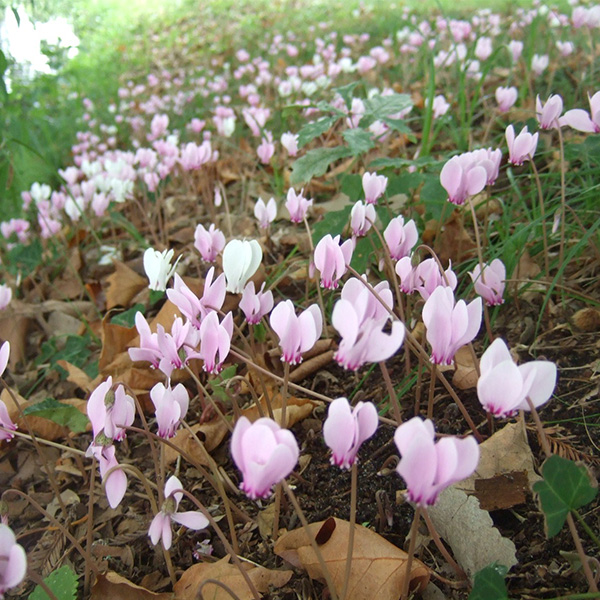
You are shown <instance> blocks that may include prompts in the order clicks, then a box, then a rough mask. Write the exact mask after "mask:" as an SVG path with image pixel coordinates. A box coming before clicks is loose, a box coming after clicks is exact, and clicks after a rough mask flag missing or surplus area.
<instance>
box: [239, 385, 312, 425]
mask: <svg viewBox="0 0 600 600" xmlns="http://www.w3.org/2000/svg"><path fill="white" fill-rule="evenodd" d="M270 399H271V408H272V409H273V417H274V419H275V421H277V422H278V423H281V394H279V393H277V394H275V395H271V397H270ZM320 404H323V403H322V402H319V401H317V400H310V399H309V398H297V397H296V396H288V398H287V403H286V411H285V420H286V424H285V425H284V427H288V428H289V427H293V426H294V425H295V424H296V423H298V421H302V420H303V419H306V418H307V417H308V416H310V415H311V414H312V411H313V410H314V409H315V407H317V406H319V405H320ZM260 405H261V407H262V409H263V413H264V414H265V415H267V416H268V415H269V412H268V410H267V402H266V400H265V398H264V396H261V397H260ZM242 414H243V415H244V416H245V417H247V418H248V419H250V421H256V419H259V418H260V416H261V414H260V412H259V410H258V408H257V406H256V405H255V404H253V405H252V406H250V407H249V408H246V409H244V410H243V411H242Z"/></svg>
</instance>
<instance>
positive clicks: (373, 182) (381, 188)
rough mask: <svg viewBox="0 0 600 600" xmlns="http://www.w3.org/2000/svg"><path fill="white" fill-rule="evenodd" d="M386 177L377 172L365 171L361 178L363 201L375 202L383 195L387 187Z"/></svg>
mask: <svg viewBox="0 0 600 600" xmlns="http://www.w3.org/2000/svg"><path fill="white" fill-rule="evenodd" d="M387 183H388V179H387V177H384V176H383V175H377V173H365V174H364V175H363V178H362V185H363V191H364V192H365V202H366V203H367V204H375V203H376V202H377V200H378V199H379V198H380V197H381V196H383V194H384V192H385V189H386V187H387Z"/></svg>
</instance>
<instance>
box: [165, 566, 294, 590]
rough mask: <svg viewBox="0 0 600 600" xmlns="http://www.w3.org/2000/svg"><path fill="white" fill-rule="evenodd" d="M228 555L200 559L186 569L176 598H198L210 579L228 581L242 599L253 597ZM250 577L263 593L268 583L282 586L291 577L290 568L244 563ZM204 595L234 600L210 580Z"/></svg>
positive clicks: (178, 585)
mask: <svg viewBox="0 0 600 600" xmlns="http://www.w3.org/2000/svg"><path fill="white" fill-rule="evenodd" d="M229 558H230V557H229V556H226V557H224V558H222V559H221V560H219V561H217V562H216V563H200V564H197V565H193V566H191V567H190V568H189V569H187V570H186V571H185V572H184V573H183V575H182V576H181V578H180V579H179V581H178V582H177V583H176V584H175V588H174V591H175V595H176V597H177V600H196V598H198V589H199V588H200V586H201V585H202V583H203V582H204V581H207V580H209V579H212V580H216V581H220V582H221V583H223V584H225V585H226V586H227V587H228V588H229V589H230V590H231V591H232V592H233V593H234V594H236V596H237V597H238V598H239V600H252V599H253V598H254V596H253V595H252V592H251V591H250V588H249V587H248V584H247V583H246V580H245V579H244V577H243V575H242V574H241V573H240V571H239V569H238V568H237V567H236V566H235V565H232V564H230V562H229ZM243 567H244V569H245V570H246V572H247V574H248V577H249V578H250V580H251V581H252V583H253V584H254V585H255V587H256V589H257V590H258V592H260V593H261V594H263V593H266V592H268V591H269V587H271V586H272V587H275V588H280V587H282V586H284V585H285V584H286V583H287V582H288V581H289V580H290V578H291V577H292V572H291V571H275V570H273V569H265V568H264V567H257V566H255V565H250V564H246V563H244V564H243ZM202 595H203V596H204V598H210V599H211V600H231V595H230V594H229V593H228V592H227V591H226V590H225V589H224V588H222V587H220V586H218V585H215V584H214V583H207V584H206V585H204V587H203V588H202Z"/></svg>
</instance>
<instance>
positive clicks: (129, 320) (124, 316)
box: [110, 303, 145, 327]
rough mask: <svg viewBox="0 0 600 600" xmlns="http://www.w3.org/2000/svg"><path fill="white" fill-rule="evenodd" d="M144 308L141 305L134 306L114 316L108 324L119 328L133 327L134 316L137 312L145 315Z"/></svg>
mask: <svg viewBox="0 0 600 600" xmlns="http://www.w3.org/2000/svg"><path fill="white" fill-rule="evenodd" d="M144 311H145V307H144V305H143V304H140V303H138V304H134V305H133V306H132V307H131V308H128V309H127V310H125V311H123V312H121V313H119V314H118V315H115V316H114V317H113V318H112V319H111V320H110V322H111V323H113V324H114V325H120V326H121V327H133V326H134V325H135V315H136V313H138V312H141V313H142V314H145V312H144Z"/></svg>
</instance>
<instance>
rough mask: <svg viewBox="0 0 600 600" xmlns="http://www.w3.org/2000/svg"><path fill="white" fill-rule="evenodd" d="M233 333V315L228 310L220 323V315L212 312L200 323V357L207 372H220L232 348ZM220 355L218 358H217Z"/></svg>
mask: <svg viewBox="0 0 600 600" xmlns="http://www.w3.org/2000/svg"><path fill="white" fill-rule="evenodd" d="M232 335H233V316H232V314H231V313H230V312H228V313H227V314H226V315H225V317H224V318H223V320H222V321H221V322H220V323H219V315H218V314H217V313H216V312H211V313H210V314H209V315H208V316H207V317H206V318H205V319H204V320H203V321H202V325H200V351H199V352H198V358H201V359H202V360H203V361H204V365H203V367H202V368H203V369H204V370H205V371H206V372H207V373H219V372H220V371H221V369H222V368H223V361H224V360H225V359H226V358H227V355H228V354H229V349H230V348H231V336H232ZM217 356H218V358H217Z"/></svg>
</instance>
